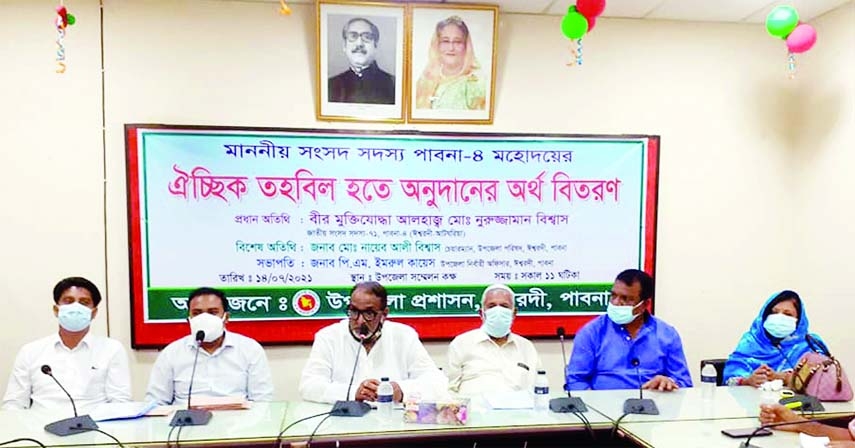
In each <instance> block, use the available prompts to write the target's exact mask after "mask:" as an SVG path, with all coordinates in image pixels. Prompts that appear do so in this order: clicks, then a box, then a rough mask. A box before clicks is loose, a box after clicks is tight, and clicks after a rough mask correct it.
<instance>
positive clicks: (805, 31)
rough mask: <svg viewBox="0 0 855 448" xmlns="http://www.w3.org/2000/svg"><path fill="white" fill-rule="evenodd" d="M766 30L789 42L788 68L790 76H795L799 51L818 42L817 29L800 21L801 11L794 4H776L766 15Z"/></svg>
mask: <svg viewBox="0 0 855 448" xmlns="http://www.w3.org/2000/svg"><path fill="white" fill-rule="evenodd" d="M766 31H768V32H769V34H771V35H772V36H774V37H777V38H780V39H784V40H786V42H787V50H788V52H789V54H788V55H787V68H788V70H789V72H790V78H792V77H794V76H795V72H796V57H795V54H797V53H804V52H806V51H808V50H810V49H811V48H813V44H815V43H816V30H815V29H814V28H813V27H812V26H811V25H810V24H807V23H803V22H801V21H799V13H798V12H797V11H796V9H795V8H793V7H792V6H787V5H781V6H776V7H775V9H773V10H772V12H770V13H769V15H768V16H766Z"/></svg>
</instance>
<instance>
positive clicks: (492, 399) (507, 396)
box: [484, 390, 534, 409]
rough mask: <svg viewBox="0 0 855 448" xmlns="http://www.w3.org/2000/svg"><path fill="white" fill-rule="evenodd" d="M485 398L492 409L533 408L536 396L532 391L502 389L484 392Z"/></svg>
mask: <svg viewBox="0 0 855 448" xmlns="http://www.w3.org/2000/svg"><path fill="white" fill-rule="evenodd" d="M484 399H485V400H486V401H487V405H489V406H490V407H491V408H492V409H533V408H534V397H533V396H532V394H531V393H530V392H526V391H521V390H508V391H501V393H491V394H484Z"/></svg>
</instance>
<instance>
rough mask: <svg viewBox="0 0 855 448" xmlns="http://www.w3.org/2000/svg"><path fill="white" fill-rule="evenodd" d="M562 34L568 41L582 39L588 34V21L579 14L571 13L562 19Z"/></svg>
mask: <svg viewBox="0 0 855 448" xmlns="http://www.w3.org/2000/svg"><path fill="white" fill-rule="evenodd" d="M561 32H562V33H563V34H564V36H565V37H567V38H568V39H581V38H582V36H584V35H585V33H587V32H588V20H587V19H585V16H583V15H582V14H579V13H578V12H570V13H567V15H566V16H564V18H563V19H561Z"/></svg>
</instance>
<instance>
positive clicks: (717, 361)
mask: <svg viewBox="0 0 855 448" xmlns="http://www.w3.org/2000/svg"><path fill="white" fill-rule="evenodd" d="M725 362H727V358H714V359H702V360H701V370H703V369H704V366H705V365H707V364H712V365H713V367H715V371H716V376H715V385H716V386H721V385H722V384H721V380H722V378H723V377H724V363H725Z"/></svg>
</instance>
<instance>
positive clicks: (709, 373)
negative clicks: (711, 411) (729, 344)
mask: <svg viewBox="0 0 855 448" xmlns="http://www.w3.org/2000/svg"><path fill="white" fill-rule="evenodd" d="M717 376H718V370H716V368H715V366H714V365H712V364H706V365H704V367H703V368H702V369H701V397H702V398H703V399H704V400H708V401H711V400H713V398H714V397H715V388H716V386H715V383H716V377H717Z"/></svg>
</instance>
